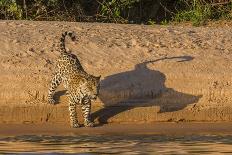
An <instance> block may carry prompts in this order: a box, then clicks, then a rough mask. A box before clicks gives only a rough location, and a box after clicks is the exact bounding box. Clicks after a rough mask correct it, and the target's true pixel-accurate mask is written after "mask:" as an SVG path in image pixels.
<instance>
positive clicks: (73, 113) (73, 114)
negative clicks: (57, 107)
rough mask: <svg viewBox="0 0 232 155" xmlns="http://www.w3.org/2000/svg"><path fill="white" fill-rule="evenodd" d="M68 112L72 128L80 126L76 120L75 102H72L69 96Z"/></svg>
mask: <svg viewBox="0 0 232 155" xmlns="http://www.w3.org/2000/svg"><path fill="white" fill-rule="evenodd" d="M69 114H70V124H71V126H72V127H73V128H78V127H80V125H79V123H78V120H77V111H76V102H74V101H73V99H72V98H71V97H69Z"/></svg>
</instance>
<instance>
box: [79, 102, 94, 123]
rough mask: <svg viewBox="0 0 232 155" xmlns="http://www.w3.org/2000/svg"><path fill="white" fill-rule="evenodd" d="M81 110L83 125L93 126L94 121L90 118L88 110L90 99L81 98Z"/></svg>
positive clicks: (89, 110) (89, 108)
mask: <svg viewBox="0 0 232 155" xmlns="http://www.w3.org/2000/svg"><path fill="white" fill-rule="evenodd" d="M81 106H82V107H81V110H82V113H83V117H84V126H85V127H93V126H94V123H93V122H92V120H91V116H90V112H91V100H90V99H83V100H82V104H81Z"/></svg>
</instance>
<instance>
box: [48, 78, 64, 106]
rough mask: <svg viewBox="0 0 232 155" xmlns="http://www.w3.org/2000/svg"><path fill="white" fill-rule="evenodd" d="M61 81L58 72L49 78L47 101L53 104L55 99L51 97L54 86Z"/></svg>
mask: <svg viewBox="0 0 232 155" xmlns="http://www.w3.org/2000/svg"><path fill="white" fill-rule="evenodd" d="M61 82H62V78H61V76H60V74H58V73H56V74H55V75H54V76H53V78H52V80H51V83H50V87H49V90H48V103H50V104H55V100H54V99H53V96H54V93H55V90H56V88H57V87H58V86H59V85H60V83H61Z"/></svg>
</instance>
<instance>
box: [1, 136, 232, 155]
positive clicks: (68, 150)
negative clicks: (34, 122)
mask: <svg viewBox="0 0 232 155" xmlns="http://www.w3.org/2000/svg"><path fill="white" fill-rule="evenodd" d="M2 153H9V154H15V153H19V154H81V155H95V154H128V155H133V154H232V136H231V135H185V136H167V135H71V136H46V135H40V136H38V135H25V136H15V137H1V138H0V154H2Z"/></svg>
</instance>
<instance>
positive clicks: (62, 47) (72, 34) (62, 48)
mask: <svg viewBox="0 0 232 155" xmlns="http://www.w3.org/2000/svg"><path fill="white" fill-rule="evenodd" d="M67 35H68V36H69V37H70V38H71V39H72V41H75V40H76V34H75V32H73V31H65V32H63V33H62V35H61V37H60V53H61V54H64V53H67V51H66V48H65V37H66V36H67Z"/></svg>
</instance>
